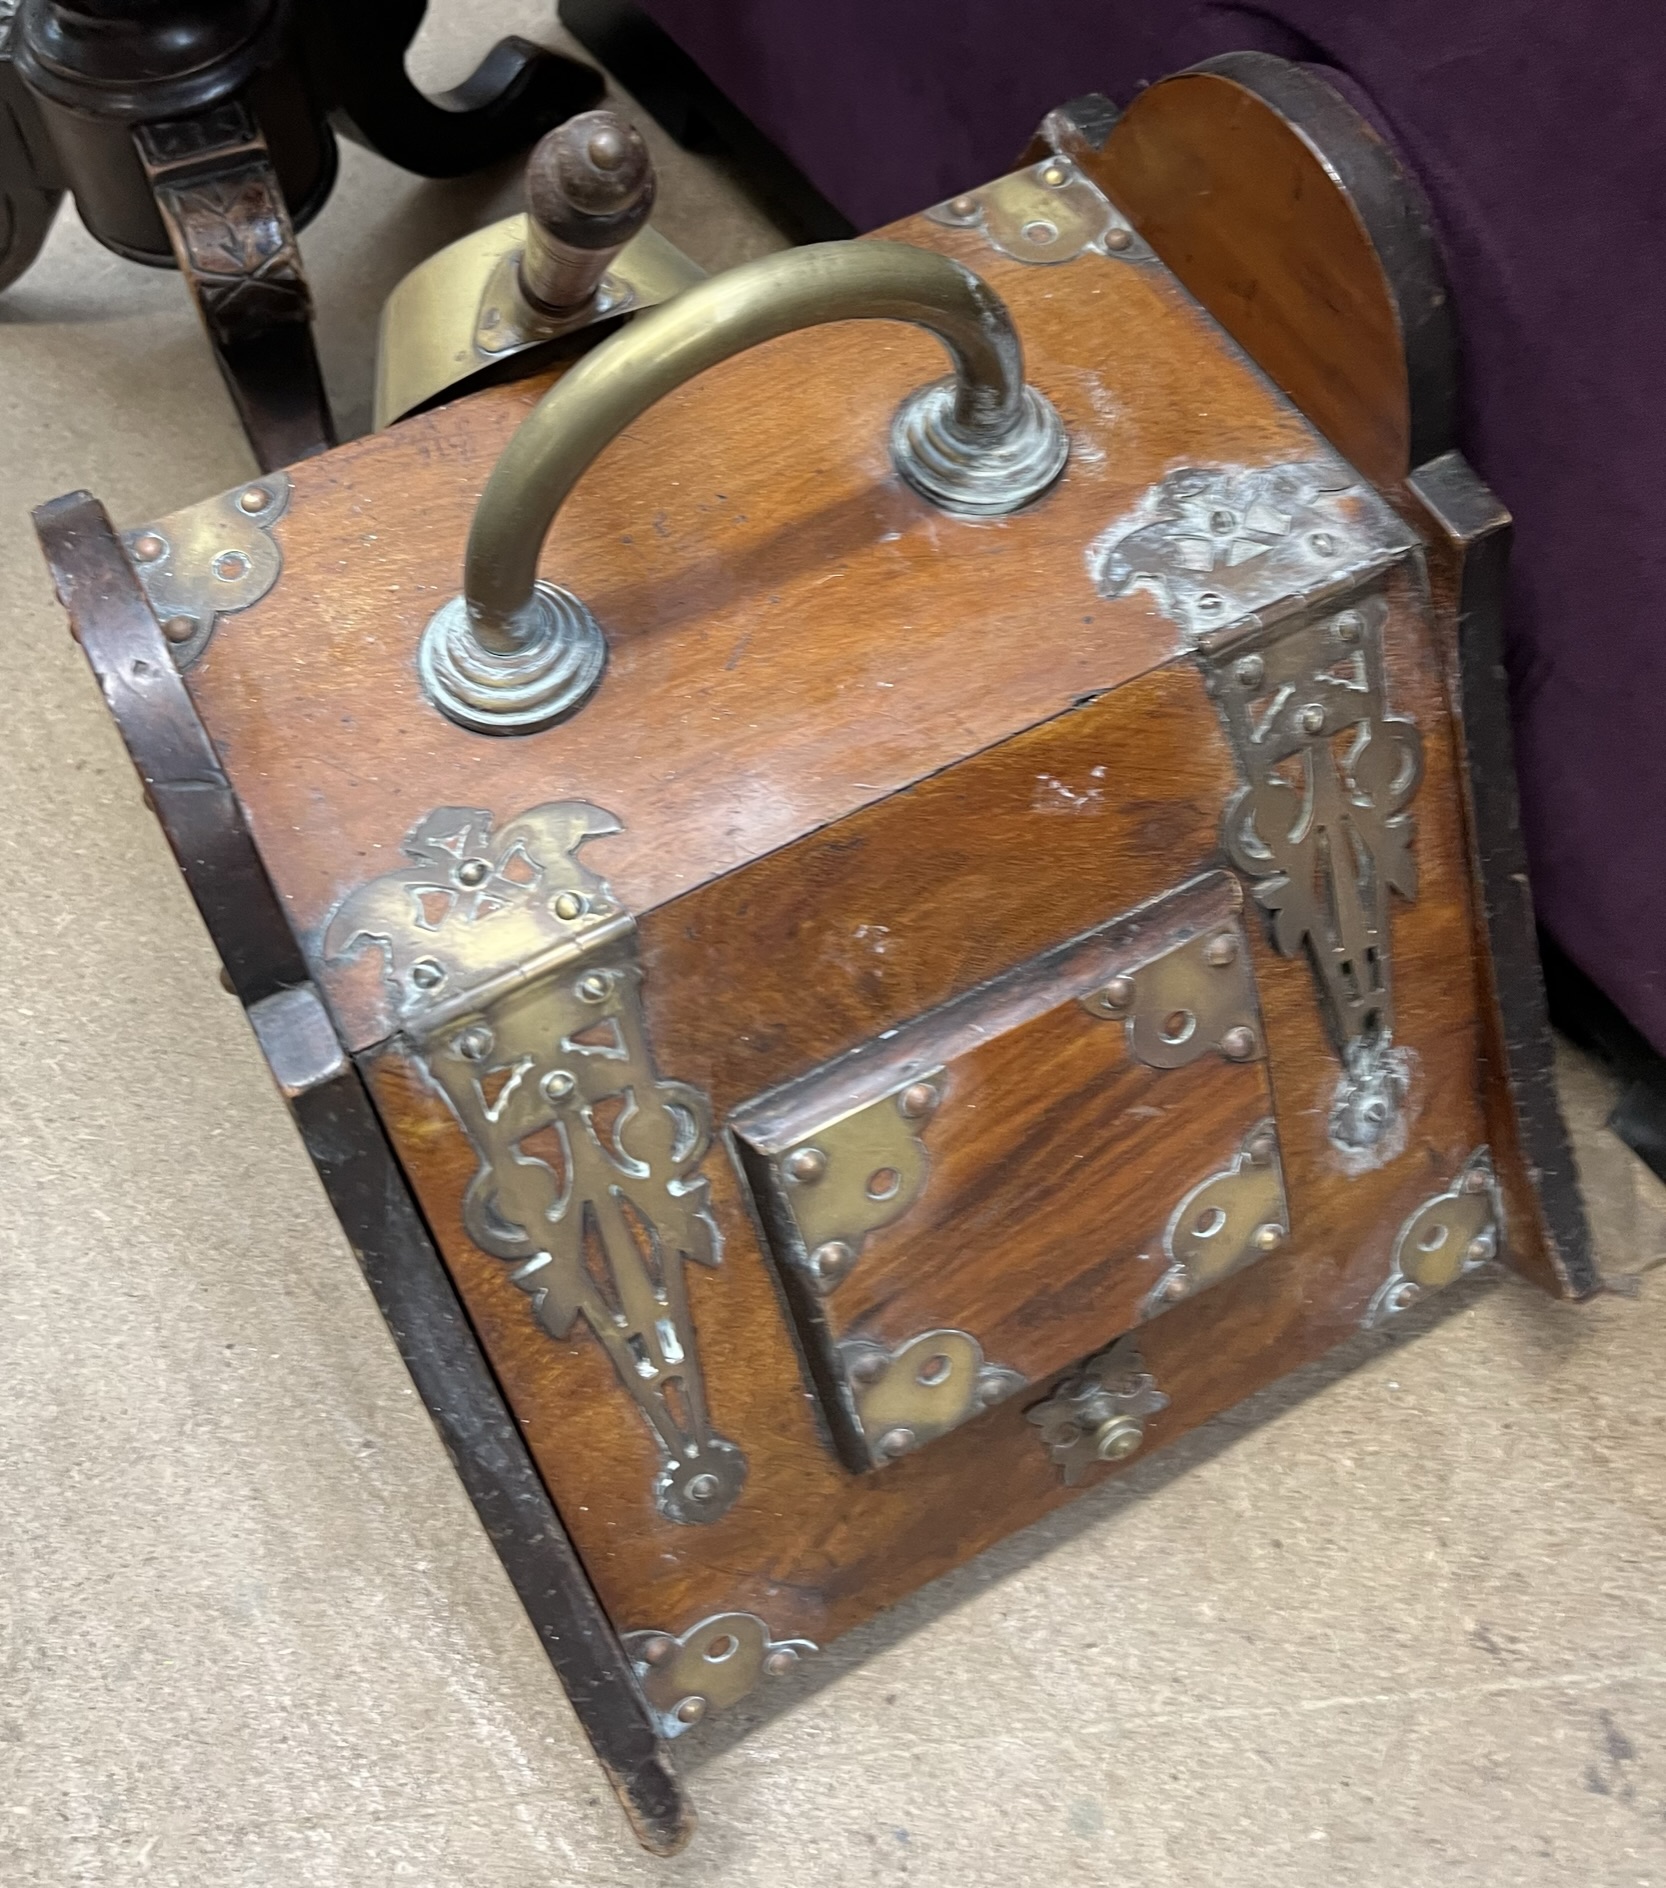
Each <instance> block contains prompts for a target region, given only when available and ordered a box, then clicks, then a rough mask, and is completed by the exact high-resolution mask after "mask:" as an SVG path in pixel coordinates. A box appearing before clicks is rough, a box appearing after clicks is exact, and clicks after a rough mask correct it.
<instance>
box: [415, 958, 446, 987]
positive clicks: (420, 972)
mask: <svg viewBox="0 0 1666 1888" xmlns="http://www.w3.org/2000/svg"><path fill="white" fill-rule="evenodd" d="M411 981H412V983H414V984H415V985H416V987H417V988H418V989H419V990H437V989H438V988H439V987H440V985H441V984H442V983H444V982H445V971H444V970H443V969H442V967H441V966H440V965H439V964H437V963H435V962H434V960H433V958H432V957H424V958H422V959H421V961H420V962H418V963H414V964H412V966H411Z"/></svg>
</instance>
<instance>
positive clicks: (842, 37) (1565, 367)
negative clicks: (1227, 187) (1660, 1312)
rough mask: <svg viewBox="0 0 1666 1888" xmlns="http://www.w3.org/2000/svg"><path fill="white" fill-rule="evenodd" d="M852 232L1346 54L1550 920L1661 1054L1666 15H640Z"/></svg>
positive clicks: (1220, 11) (755, 0)
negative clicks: (1439, 386) (1092, 131)
mask: <svg viewBox="0 0 1666 1888" xmlns="http://www.w3.org/2000/svg"><path fill="white" fill-rule="evenodd" d="M648 11H649V12H650V13H652V15H653V16H654V17H655V18H656V19H657V20H658V21H659V22H660V24H661V25H662V26H664V28H665V29H666V31H667V32H669V33H670V34H671V35H672V37H673V38H674V39H676V40H677V41H678V43H679V44H681V45H682V46H683V47H684V48H685V50H686V51H687V52H688V53H689V54H690V55H691V56H692V57H693V58H694V60H695V61H696V62H697V63H698V64H699V65H700V66H701V67H702V68H703V69H704V70H705V72H706V73H707V74H708V75H709V76H710V77H711V79H712V80H713V81H714V82H715V83H716V84H717V85H718V86H719V88H720V89H721V90H723V91H724V92H725V93H727V95H728V96H729V97H730V98H731V99H732V100H733V101H734V103H735V104H736V105H738V106H739V107H740V109H741V110H742V111H744V112H745V113H746V114H747V115H748V116H749V117H750V118H751V119H752V120H753V121H754V122H755V123H756V124H757V125H758V126H759V127H760V128H761V129H762V130H763V131H765V132H766V133H767V134H768V135H769V136H770V137H771V138H772V139H774V140H775V142H776V143H777V144H778V145H779V146H780V147H781V148H782V149H783V150H784V151H786V152H787V153H788V155H789V156H791V157H792V158H793V160H794V161H795V162H796V163H797V164H798V165H799V167H800V168H801V169H802V170H803V171H804V172H805V174H806V175H807V176H808V177H809V178H810V179H811V181H812V182H813V183H815V184H816V185H817V187H818V188H819V189H820V190H821V191H822V192H823V194H824V195H826V196H827V197H828V198H829V199H830V200H831V201H832V202H833V203H835V204H836V205H837V206H838V207H839V208H840V209H841V210H843V211H844V213H845V214H846V215H847V216H849V217H850V218H851V220H852V221H853V222H855V223H856V224H857V226H858V227H859V228H864V229H867V228H873V227H874V226H876V225H878V224H881V223H885V222H889V221H891V220H892V219H894V218H896V217H899V216H903V215H906V214H908V213H909V212H911V211H914V210H917V209H920V208H922V207H923V206H925V205H926V204H929V203H934V202H937V201H940V200H941V199H942V198H944V197H948V196H952V195H954V194H955V193H956V192H957V191H960V190H963V189H966V188H968V187H969V186H972V185H975V184H978V183H981V182H983V181H985V180H986V179H988V178H989V177H992V176H995V175H998V174H999V173H1000V172H1002V171H1004V170H1006V169H1008V168H1010V166H1011V163H1012V160H1013V157H1014V155H1015V154H1016V152H1017V151H1018V150H1019V149H1021V148H1022V146H1023V144H1024V143H1025V141H1026V140H1027V139H1028V137H1029V135H1030V133H1031V132H1032V131H1033V129H1034V127H1035V125H1036V123H1037V121H1038V120H1039V119H1040V117H1041V116H1042V114H1043V113H1044V112H1045V111H1047V110H1048V109H1050V108H1051V107H1052V106H1054V105H1056V104H1059V103H1061V102H1062V101H1063V100H1064V99H1066V98H1070V97H1074V96H1076V95H1078V94H1080V93H1082V92H1088V91H1101V92H1105V93H1108V94H1109V95H1110V96H1111V97H1112V98H1114V99H1117V100H1119V101H1122V102H1126V101H1127V99H1129V98H1130V97H1131V96H1132V95H1133V93H1134V92H1135V91H1136V90H1137V89H1138V88H1139V87H1140V86H1141V85H1144V84H1148V83H1149V82H1151V81H1152V80H1153V79H1156V78H1160V77H1162V76H1163V75H1164V74H1165V73H1169V72H1174V71H1177V70H1179V69H1180V68H1182V67H1184V66H1187V65H1190V64H1193V63H1194V62H1195V61H1197V60H1199V59H1204V58H1208V57H1210V56H1211V55H1212V54H1215V53H1219V52H1228V51H1233V50H1238V49H1254V50H1258V51H1264V52H1272V53H1278V54H1280V55H1282V56H1283V57H1285V58H1290V59H1299V60H1305V61H1310V62H1314V63H1318V64H1321V65H1325V66H1329V67H1334V68H1336V69H1337V71H1338V72H1340V73H1341V74H1342V75H1344V78H1345V80H1346V81H1347V82H1348V83H1347V85H1346V89H1347V90H1348V91H1349V93H1350V96H1352V97H1353V98H1354V100H1355V102H1356V103H1357V104H1359V105H1360V106H1361V108H1362V109H1364V110H1366V111H1367V113H1368V115H1369V116H1370V117H1372V118H1373V119H1374V120H1375V121H1376V122H1377V123H1378V124H1379V126H1381V127H1382V128H1383V129H1385V130H1386V131H1387V132H1388V133H1389V134H1390V135H1391V136H1392V138H1393V139H1394V140H1395V142H1396V143H1397V144H1398V146H1399V148H1400V150H1401V151H1402V153H1403V154H1404V156H1405V157H1406V158H1407V160H1408V161H1409V162H1410V164H1411V166H1412V167H1413V169H1415V171H1416V172H1417V174H1418V175H1419V177H1420V178H1421V179H1422V181H1423V184H1424V187H1425V189H1426V190H1427V192H1428V194H1429V197H1430V200H1431V202H1432V203H1433V205H1434V209H1435V214H1436V219H1437V222H1438V225H1439V230H1440V236H1441V243H1442V248H1443V251H1444V254H1445V257H1446V263H1447V269H1448V273H1449V276H1450V279H1451V286H1452V295H1453V305H1454V309H1455V312H1456V315H1457V320H1458V326H1459V332H1460V337H1461V343H1462V347H1463V355H1464V372H1463V407H1462V413H1461V420H1460V441H1459V443H1460V444H1461V446H1462V448H1463V450H1464V452H1465V453H1466V454H1467V456H1468V457H1469V459H1470V460H1471V461H1472V462H1473V464H1474V465H1475V466H1476V468H1477V469H1478V470H1479V471H1480V473H1481V474H1482V476H1483V477H1484V478H1486V479H1487V480H1488V482H1489V483H1490V484H1491V485H1492V486H1493V487H1494V489H1495V490H1496V491H1497V492H1498V493H1499V495H1500V496H1501V497H1502V498H1503V500H1504V502H1505V503H1506V504H1507V505H1508V506H1509V507H1510V510H1511V511H1512V512H1513V513H1514V514H1515V518H1516V549H1515V557H1514V564H1513V570H1512V578H1511V593H1510V599H1509V617H1508V625H1507V627H1508V637H1509V652H1510V683H1511V696H1512V706H1513V709H1514V713H1515V719H1516V730H1517V741H1518V747H1519V758H1520V767H1521V776H1522V806H1523V818H1524V821H1525V824H1526V829H1527V839H1528V846H1529V852H1530V856H1531V860H1532V868H1533V884H1534V893H1535V897H1536V899H1537V901H1538V906H1539V911H1540V915H1541V917H1542V919H1543V920H1544V922H1545V923H1546V924H1547V926H1548V928H1549V929H1550V931H1551V932H1552V934H1553V935H1554V936H1555V937H1556V939H1557V940H1558V942H1559V943H1560V944H1561V945H1562V947H1563V949H1564V950H1566V951H1567V953H1568V954H1569V956H1570V957H1572V958H1573V960H1574V961H1575V962H1576V963H1577V964H1579V965H1580V967H1581V968H1582V969H1584V970H1585V972H1586V973H1587V974H1588V975H1589V976H1591V977H1592V978H1593V979H1594V980H1595V981H1596V982H1597V983H1598V984H1599V985H1600V986H1601V987H1602V988H1603V989H1605V990H1606V991H1607V992H1608V994H1609V995H1610V996H1611V997H1612V998H1613V999H1614V1000H1615V1001H1616V1002H1617V1003H1618V1004H1619V1005H1620V1007H1621V1008H1622V1009H1623V1010H1624V1011H1625V1012H1626V1013H1627V1014H1628V1015H1629V1016H1630V1017H1631V1019H1632V1021H1633V1022H1635V1023H1636V1024H1637V1026H1638V1027H1639V1028H1640V1029H1641V1030H1642V1031H1643V1032H1644V1034H1645V1035H1647V1036H1648V1037H1649V1038H1650V1039H1651V1040H1652V1041H1653V1043H1654V1045H1655V1047H1656V1048H1657V1049H1660V1050H1661V1051H1662V1052H1666V738H1663V737H1662V733H1661V728H1660V723H1661V720H1662V718H1663V715H1666V547H1663V544H1662V539H1661V534H1660V531H1659V528H1658V527H1657V525H1656V523H1655V519H1654V515H1653V512H1652V509H1651V506H1652V501H1653V499H1654V496H1655V472H1656V465H1657V462H1658V459H1659V457H1660V453H1661V446H1660V443H1659V442H1660V440H1661V437H1662V434H1663V433H1666V334H1663V332H1662V329H1663V326H1666V228H1663V222H1666V210H1663V208H1662V203H1663V198H1666V191H1663V190H1662V183H1663V182H1666V178H1663V175H1662V173H1663V171H1666V155H1663V153H1666V140H1663V138H1662V136H1661V134H1660V131H1659V129H1658V124H1659V116H1660V99H1661V97H1662V95H1663V94H1666V7H1662V6H1661V4H1660V0H1605V4H1604V5H1602V6H1601V7H1596V8H1590V7H1570V6H1567V5H1566V4H1565V3H1564V0H1513V4H1512V3H1509V0H1479V4H1475V5H1472V6H1469V7H1462V6H1454V5H1452V4H1451V0H1369V4H1366V3H1364V0H1269V4H1267V5H1266V6H1262V7H1243V6H1227V5H1215V4H1210V3H1209V0H1161V4H1159V3H1158V0H1145V3H1144V4H1140V3H1139V0H1027V3H1026V4H1019V0H914V4H912V5H906V6H897V5H895V4H887V3H886V0H815V3H814V4H805V3H804V0H725V4H724V5H722V6H714V5H712V4H711V3H710V0H648Z"/></svg>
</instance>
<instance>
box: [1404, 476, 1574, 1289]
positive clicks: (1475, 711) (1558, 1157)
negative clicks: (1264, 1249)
mask: <svg viewBox="0 0 1666 1888" xmlns="http://www.w3.org/2000/svg"><path fill="white" fill-rule="evenodd" d="M1406 489H1407V492H1408V494H1409V495H1410V497H1411V498H1412V499H1413V500H1414V501H1415V502H1416V504H1417V505H1418V506H1419V507H1420V508H1421V510H1422V512H1423V514H1424V518H1425V520H1426V523H1425V529H1426V530H1429V531H1432V532H1433V533H1434V534H1436V535H1438V537H1439V538H1441V539H1443V540H1444V544H1445V547H1446V549H1447V552H1448V554H1449V555H1450V556H1451V557H1452V558H1453V559H1454V561H1455V562H1456V564H1457V597H1456V612H1457V638H1456V645H1457V646H1456V650H1455V652H1453V656H1452V666H1451V678H1450V679H1451V682H1452V687H1453V693H1454V700H1453V711H1454V713H1455V714H1456V716H1457V720H1458V726H1459V728H1460V730H1461V733H1462V739H1463V748H1464V769H1463V776H1464V797H1465V811H1466V814H1467V824H1468V828H1469V844H1470V871H1471V879H1472V883H1473V884H1474V887H1475V895H1476V898H1477V900H1478V902H1479V904H1480V907H1481V914H1480V915H1481V918H1482V929H1483V932H1484V938H1483V939H1482V940H1478V941H1479V942H1484V945H1485V949H1484V953H1483V955H1484V960H1485V961H1484V968H1485V970H1486V973H1487V982H1488V984H1489V985H1490V988H1487V989H1484V990H1483V998H1484V1000H1487V1001H1488V1002H1489V1003H1490V1005H1491V1008H1492V1012H1493V1013H1492V1017H1491V1018H1490V1021H1491V1023H1492V1025H1493V1027H1492V1028H1491V1029H1490V1030H1489V1037H1490V1038H1491V1040H1492V1042H1493V1044H1494V1054H1495V1055H1496V1056H1497V1057H1498V1059H1499V1060H1500V1061H1501V1062H1502V1065H1503V1066H1502V1067H1501V1068H1500V1069H1499V1070H1498V1071H1497V1074H1498V1076H1499V1077H1500V1078H1501V1079H1500V1080H1499V1081H1498V1082H1497V1083H1495V1085H1494V1087H1495V1092H1502V1093H1503V1094H1504V1095H1507V1097H1508V1106H1509V1111H1510V1115H1511V1117H1512V1118H1511V1120H1510V1121H1509V1122H1508V1123H1506V1124H1505V1125H1506V1126H1507V1127H1508V1128H1509V1129H1510V1130H1512V1131H1513V1140H1514V1143H1515V1145H1514V1148H1513V1149H1512V1148H1510V1147H1495V1149H1494V1153H1495V1156H1496V1158H1497V1159H1498V1162H1499V1167H1500V1172H1501V1175H1503V1176H1504V1177H1505V1179H1506V1194H1507V1196H1508V1191H1509V1188H1508V1184H1507V1180H1508V1175H1507V1173H1506V1171H1505V1170H1506V1169H1507V1167H1508V1165H1509V1163H1510V1161H1511V1159H1512V1157H1516V1158H1519V1161H1520V1164H1521V1166H1522V1168H1523V1169H1524V1175H1525V1179H1526V1181H1527V1183H1528V1188H1527V1194H1528V1198H1530V1200H1531V1201H1532V1205H1533V1209H1534V1210H1535V1211H1536V1216H1537V1220H1538V1226H1537V1232H1538V1234H1539V1242H1540V1243H1541V1244H1542V1247H1543V1251H1544V1255H1545V1258H1546V1260H1547V1261H1548V1266H1549V1271H1550V1276H1549V1277H1546V1276H1544V1275H1543V1270H1542V1268H1532V1270H1533V1272H1534V1275H1535V1276H1537V1278H1538V1282H1539V1283H1541V1284H1544V1285H1546V1286H1547V1288H1549V1289H1552V1290H1555V1291H1558V1292H1559V1293H1560V1294H1562V1295H1563V1296H1566V1297H1569V1298H1586V1297H1589V1296H1590V1295H1591V1294H1592V1293H1593V1292H1595V1291H1597V1290H1598V1289H1599V1288H1600V1285H1601V1279H1600V1277H1599V1275H1598V1272H1597V1267H1596V1259H1595V1255H1594V1253H1593V1251H1592V1246H1591V1232H1590V1225H1589V1222H1588V1220H1587V1218H1586V1215H1585V1205H1584V1201H1583V1200H1582V1199H1581V1197H1580V1192H1579V1179H1578V1172H1577V1169H1576V1167H1575V1165H1574V1157H1573V1146H1572V1143H1571V1141H1570V1140H1569V1138H1568V1130H1567V1124H1566V1123H1565V1122H1564V1120H1563V1119H1562V1109H1561V1104H1560V1102H1559V1101H1558V1099H1557V1094H1556V1081H1555V1070H1554V1066H1553V1047H1552V1040H1551V1034H1550V1015H1549V1011H1548V1008H1547V1006H1546V1001H1545V983H1544V973H1543V970H1542V968H1541V966H1540V962H1539V950H1538V937H1537V932H1536V929H1535V926H1534V919H1533V892H1532V887H1531V885H1530V883H1529V881H1528V875H1527V849H1526V845H1525V843H1524V841H1523V838H1522V831H1521V804H1520V797H1519V794H1518V791H1517V786H1516V763H1515V736H1514V732H1513V730H1512V728H1511V724H1510V696H1509V688H1508V684H1507V682H1506V678H1505V672H1504V576H1505V570H1506V567H1507V565H1508V562H1509V555H1510V536H1511V520H1510V514H1509V513H1508V512H1507V511H1506V510H1505V509H1504V507H1503V505H1502V504H1501V503H1500V502H1499V500H1498V499H1497V497H1495V495H1494V494H1493V493H1492V492H1491V491H1490V490H1489V489H1488V487H1487V486H1486V485H1485V484H1483V482H1482V481H1481V479H1480V478H1479V477H1478V476H1477V475H1476V473H1475V472H1474V471H1473V470H1472V469H1471V467H1470V465H1469V463H1468V461H1467V460H1466V459H1465V458H1464V457H1463V455H1462V454H1461V453H1458V452H1446V453H1442V454H1441V455H1440V456H1439V457H1438V458H1435V459H1432V460H1430V461H1429V462H1428V463H1427V464H1424V465H1420V466H1418V468H1417V469H1416V470H1415V471H1414V472H1413V473H1412V475H1411V477H1410V478H1409V479H1408V480H1407V482H1406ZM1495 1138H1502V1137H1501V1136H1495ZM1507 1204H1508V1198H1507ZM1518 1210H1519V1202H1518Z"/></svg>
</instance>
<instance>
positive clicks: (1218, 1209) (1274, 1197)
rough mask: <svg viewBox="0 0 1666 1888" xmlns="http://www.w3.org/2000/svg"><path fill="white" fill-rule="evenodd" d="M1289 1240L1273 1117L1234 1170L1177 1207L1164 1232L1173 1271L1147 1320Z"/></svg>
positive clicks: (1261, 1125)
mask: <svg viewBox="0 0 1666 1888" xmlns="http://www.w3.org/2000/svg"><path fill="white" fill-rule="evenodd" d="M1289 1236H1290V1210H1289V1208H1288V1207H1287V1206H1286V1204H1285V1200H1284V1169H1283V1166H1282V1165H1281V1163H1280V1161H1279V1157H1278V1135H1277V1131H1276V1130H1275V1128H1274V1126H1273V1123H1272V1122H1271V1121H1270V1120H1267V1121H1258V1122H1257V1123H1256V1124H1255V1126H1254V1127H1253V1128H1251V1129H1250V1131H1249V1133H1248V1134H1246V1135H1245V1136H1244V1144H1243V1146H1242V1148H1241V1149H1240V1150H1239V1152H1238V1153H1237V1155H1236V1156H1235V1157H1234V1159H1233V1162H1232V1165H1231V1166H1230V1167H1228V1168H1227V1169H1226V1171H1225V1172H1224V1173H1213V1174H1210V1176H1209V1177H1208V1179H1207V1180H1201V1181H1199V1183H1198V1184H1197V1185H1196V1186H1195V1187H1193V1188H1192V1190H1191V1191H1190V1192H1189V1193H1188V1194H1187V1195H1186V1196H1185V1198H1184V1199H1183V1200H1182V1201H1181V1202H1180V1204H1179V1205H1178V1206H1177V1207H1176V1208H1175V1209H1174V1216H1173V1217H1172V1218H1171V1219H1170V1220H1169V1223H1168V1226H1167V1228H1166V1230H1165V1231H1164V1234H1163V1251H1164V1254H1165V1256H1166V1257H1167V1259H1168V1269H1167V1270H1166V1271H1165V1272H1164V1274H1163V1276H1162V1277H1161V1278H1160V1279H1159V1280H1158V1281H1157V1284H1156V1285H1155V1287H1153V1289H1152V1292H1151V1295H1150V1297H1149V1298H1148V1299H1147V1300H1146V1303H1145V1316H1146V1317H1148V1318H1149V1317H1155V1316H1156V1314H1157V1313H1158V1312H1159V1311H1164V1310H1166V1309H1167V1308H1168V1307H1169V1306H1170V1305H1172V1304H1178V1303H1179V1301H1180V1300H1181V1299H1182V1298H1190V1297H1192V1296H1193V1295H1194V1294H1196V1293H1197V1292H1200V1291H1204V1290H1206V1289H1207V1288H1208V1287H1209V1286H1211V1285H1215V1284H1218V1283H1219V1282H1220V1281H1221V1280H1222V1279H1223V1278H1226V1277H1228V1276H1229V1275H1230V1274H1231V1273H1233V1272H1236V1271H1237V1270H1239V1268H1240V1267H1242V1266H1245V1265H1251V1264H1253V1263H1254V1262H1255V1260H1257V1259H1261V1258H1265V1257H1266V1256H1267V1254H1268V1253H1269V1252H1276V1251H1277V1250H1278V1248H1279V1247H1280V1246H1281V1245H1282V1244H1283V1243H1284V1241H1285V1240H1286V1239H1287V1238H1288V1237H1289Z"/></svg>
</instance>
